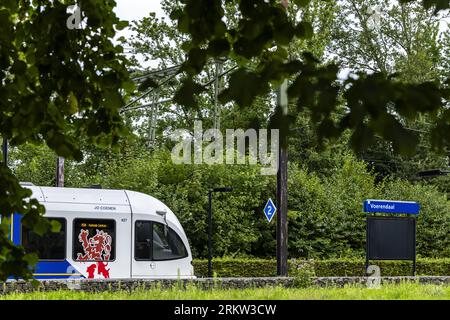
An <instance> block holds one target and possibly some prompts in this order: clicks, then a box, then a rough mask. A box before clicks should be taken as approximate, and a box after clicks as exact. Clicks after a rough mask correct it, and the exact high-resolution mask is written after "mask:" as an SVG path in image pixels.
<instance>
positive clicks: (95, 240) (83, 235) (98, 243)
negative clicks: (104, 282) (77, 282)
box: [77, 229, 112, 279]
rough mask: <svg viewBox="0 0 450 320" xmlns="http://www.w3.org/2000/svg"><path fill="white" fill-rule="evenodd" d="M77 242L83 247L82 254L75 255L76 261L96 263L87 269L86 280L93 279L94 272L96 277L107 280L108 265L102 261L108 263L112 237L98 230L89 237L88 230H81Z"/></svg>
mask: <svg viewBox="0 0 450 320" xmlns="http://www.w3.org/2000/svg"><path fill="white" fill-rule="evenodd" d="M78 240H79V241H80V243H81V245H82V246H83V251H84V254H82V253H77V261H92V260H94V261H97V262H96V263H93V264H91V265H90V266H88V267H87V269H86V272H87V273H88V278H89V279H93V278H94V275H95V271H96V270H97V274H98V275H101V276H103V277H104V278H109V270H110V269H107V268H106V267H107V266H108V263H104V262H103V261H108V260H109V259H110V258H111V248H112V247H111V246H112V237H111V236H110V235H109V234H108V233H106V232H104V231H103V230H98V229H97V233H96V234H95V235H94V236H93V237H89V230H84V229H81V231H80V234H79V235H78Z"/></svg>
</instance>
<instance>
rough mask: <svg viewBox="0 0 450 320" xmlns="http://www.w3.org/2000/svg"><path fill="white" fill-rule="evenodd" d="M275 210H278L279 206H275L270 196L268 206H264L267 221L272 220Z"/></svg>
mask: <svg viewBox="0 0 450 320" xmlns="http://www.w3.org/2000/svg"><path fill="white" fill-rule="evenodd" d="M275 212H277V207H275V205H274V204H273V201H272V199H270V198H269V200H268V201H267V203H266V206H265V207H264V214H265V215H266V218H267V221H269V222H270V221H272V218H273V216H274V215H275Z"/></svg>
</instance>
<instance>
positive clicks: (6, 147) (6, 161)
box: [2, 138, 8, 167]
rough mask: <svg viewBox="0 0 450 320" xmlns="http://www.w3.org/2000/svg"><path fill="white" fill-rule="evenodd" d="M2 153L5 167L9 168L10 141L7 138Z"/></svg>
mask: <svg viewBox="0 0 450 320" xmlns="http://www.w3.org/2000/svg"><path fill="white" fill-rule="evenodd" d="M2 153H3V165H4V166H5V167H8V139H6V138H3V144H2Z"/></svg>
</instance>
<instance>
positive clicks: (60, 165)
mask: <svg viewBox="0 0 450 320" xmlns="http://www.w3.org/2000/svg"><path fill="white" fill-rule="evenodd" d="M56 186H57V187H60V188H62V187H64V158H63V157H58V159H57V160H56Z"/></svg>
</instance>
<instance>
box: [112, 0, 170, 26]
mask: <svg viewBox="0 0 450 320" xmlns="http://www.w3.org/2000/svg"><path fill="white" fill-rule="evenodd" d="M116 3H117V7H116V10H115V11H116V14H117V15H118V16H119V18H121V19H122V20H128V21H132V20H139V19H141V18H143V17H145V16H147V15H148V14H149V13H150V12H155V13H156V15H157V16H158V17H160V16H162V15H163V12H162V10H161V5H160V1H159V0H116Z"/></svg>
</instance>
